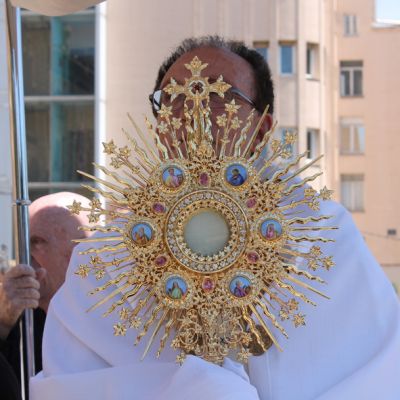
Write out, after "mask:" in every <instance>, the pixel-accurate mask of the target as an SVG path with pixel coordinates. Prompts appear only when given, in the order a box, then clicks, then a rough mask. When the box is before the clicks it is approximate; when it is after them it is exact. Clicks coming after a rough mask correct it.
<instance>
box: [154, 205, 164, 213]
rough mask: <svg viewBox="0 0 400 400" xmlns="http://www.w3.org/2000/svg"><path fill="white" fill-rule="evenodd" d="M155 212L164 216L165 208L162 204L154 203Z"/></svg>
mask: <svg viewBox="0 0 400 400" xmlns="http://www.w3.org/2000/svg"><path fill="white" fill-rule="evenodd" d="M153 211H154V212H155V213H157V214H163V213H165V206H164V205H163V204H161V203H154V204H153Z"/></svg>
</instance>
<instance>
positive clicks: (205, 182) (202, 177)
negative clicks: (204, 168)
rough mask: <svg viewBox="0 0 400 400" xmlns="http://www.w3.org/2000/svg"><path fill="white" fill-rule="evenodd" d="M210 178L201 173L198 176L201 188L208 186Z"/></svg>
mask: <svg viewBox="0 0 400 400" xmlns="http://www.w3.org/2000/svg"><path fill="white" fill-rule="evenodd" d="M209 181H210V178H209V176H208V174H207V173H206V172H202V173H201V174H200V176H199V183H200V185H202V186H208V183H209Z"/></svg>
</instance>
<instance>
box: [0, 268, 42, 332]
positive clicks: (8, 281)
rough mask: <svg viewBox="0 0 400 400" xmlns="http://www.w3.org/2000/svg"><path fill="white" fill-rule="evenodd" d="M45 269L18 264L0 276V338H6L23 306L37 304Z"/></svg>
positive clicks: (27, 306) (30, 306) (29, 306)
mask: <svg viewBox="0 0 400 400" xmlns="http://www.w3.org/2000/svg"><path fill="white" fill-rule="evenodd" d="M44 274H45V271H44V270H43V269H42V268H40V269H39V270H37V271H35V270H34V269H33V268H32V267H31V266H29V265H24V264H18V265H16V266H15V267H13V268H10V269H9V270H8V271H7V272H6V273H5V274H4V275H3V276H2V277H1V278H0V339H6V338H7V336H8V334H9V333H10V331H11V329H12V327H13V326H14V324H15V323H16V322H17V320H18V318H19V316H20V315H21V313H22V312H23V311H24V310H25V308H36V307H37V306H38V305H39V298H40V292H39V289H40V283H39V280H41V278H42V277H43V275H44Z"/></svg>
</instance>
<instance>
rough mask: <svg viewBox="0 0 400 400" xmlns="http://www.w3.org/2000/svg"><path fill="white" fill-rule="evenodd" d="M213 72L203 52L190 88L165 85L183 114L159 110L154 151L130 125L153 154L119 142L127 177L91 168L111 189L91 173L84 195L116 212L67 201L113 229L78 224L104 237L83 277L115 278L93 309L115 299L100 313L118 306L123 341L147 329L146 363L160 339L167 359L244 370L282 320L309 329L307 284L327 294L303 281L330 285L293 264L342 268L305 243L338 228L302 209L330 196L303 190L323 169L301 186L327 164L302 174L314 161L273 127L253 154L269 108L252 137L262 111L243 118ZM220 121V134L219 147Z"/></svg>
mask: <svg viewBox="0 0 400 400" xmlns="http://www.w3.org/2000/svg"><path fill="white" fill-rule="evenodd" d="M206 67H207V64H202V63H201V61H200V60H199V59H198V58H197V57H195V58H194V59H193V60H192V62H191V63H190V64H186V68H187V69H188V70H189V71H190V72H191V75H192V76H191V77H190V78H189V79H186V80H185V84H184V85H179V84H178V83H177V82H176V81H175V80H174V79H171V82H170V84H169V85H168V86H167V87H166V88H165V89H164V92H165V94H166V95H168V96H170V101H171V102H173V101H174V100H176V99H177V98H178V96H179V98H180V99H182V107H183V117H182V118H175V117H174V116H173V112H172V106H171V107H168V106H165V105H163V106H162V107H161V109H160V111H159V112H158V113H159V118H160V121H161V122H160V123H159V124H158V126H157V128H156V130H154V129H153V127H152V125H151V124H150V122H149V121H147V120H146V123H147V131H148V136H149V137H151V138H153V139H154V142H155V144H156V147H157V149H158V153H156V152H155V151H153V148H152V146H150V145H149V144H148V143H147V141H146V137H145V135H144V134H143V133H142V132H141V130H140V128H139V127H138V126H137V125H136V124H135V122H134V121H133V120H132V119H131V118H130V119H131V122H132V124H133V125H134V128H135V130H136V132H137V134H138V136H139V137H140V139H141V141H142V142H143V145H144V147H145V149H143V148H141V147H139V145H138V144H137V142H136V141H135V140H134V139H133V138H132V137H130V136H129V134H128V133H127V132H125V133H126V135H127V137H128V138H129V141H130V144H131V146H132V149H133V152H132V151H131V148H129V147H127V146H125V147H122V148H117V146H116V145H115V144H114V142H113V141H111V142H109V143H103V145H104V152H105V153H107V154H108V155H110V156H111V166H112V167H113V168H114V169H115V170H118V171H119V172H118V173H117V172H112V171H110V170H109V169H107V168H105V167H103V166H100V165H96V164H95V166H96V168H98V169H99V170H101V171H102V172H103V173H104V174H105V175H107V176H108V177H109V178H111V179H110V181H106V180H102V179H99V178H96V177H94V176H92V175H89V174H87V173H84V172H81V174H83V175H84V176H86V177H89V178H92V179H94V180H95V181H96V182H97V183H99V184H100V186H101V187H102V188H103V189H99V188H92V187H90V186H86V187H87V188H88V189H89V190H91V191H92V192H94V193H97V194H100V195H101V196H103V197H104V198H106V199H107V200H108V202H109V205H110V206H112V208H110V209H109V208H103V207H102V204H101V203H100V201H99V200H98V199H96V198H94V199H93V200H92V202H91V204H90V206H91V207H90V208H84V207H82V206H81V204H80V203H77V202H74V203H73V204H72V206H70V210H71V212H72V213H79V212H80V211H81V210H85V211H89V212H90V214H89V222H91V223H97V222H98V221H99V218H100V216H103V215H105V216H106V218H107V221H108V222H107V224H106V225H105V226H100V225H98V226H94V227H82V229H84V230H88V231H97V232H100V233H99V234H96V235H94V237H92V238H89V239H82V240H79V242H91V243H95V245H94V246H93V247H91V248H88V249H86V250H84V251H82V252H81V254H91V259H90V263H88V264H81V265H79V268H78V270H77V271H76V273H77V274H78V275H80V276H81V277H83V278H85V277H87V276H88V274H89V273H93V274H94V275H95V276H96V278H97V279H98V280H99V281H101V280H105V281H106V282H104V283H103V284H102V285H101V286H99V287H97V288H96V289H94V290H93V291H92V292H91V294H95V293H99V292H102V291H106V290H107V295H105V296H104V297H103V298H102V299H101V300H100V301H99V302H97V303H96V304H95V305H94V306H93V307H92V308H91V309H94V308H97V307H99V306H101V305H103V304H104V303H106V302H110V303H111V305H110V307H109V308H108V310H107V311H106V312H105V314H104V315H108V314H110V313H112V312H113V311H115V310H119V317H120V322H118V323H117V324H115V325H114V334H115V335H117V336H118V335H125V334H126V331H127V329H128V328H134V329H138V330H139V333H138V335H137V338H136V342H135V343H136V344H137V343H139V341H140V340H142V338H143V337H145V336H146V335H147V334H149V336H150V337H149V339H148V344H147V346H146V350H145V353H144V354H143V357H144V356H145V355H146V353H147V352H148V350H149V348H150V346H151V345H152V344H153V343H154V342H155V340H156V339H157V341H158V342H159V349H158V352H157V355H158V356H159V355H160V353H161V352H162V350H163V348H164V347H165V345H166V343H167V341H168V339H170V340H171V346H172V347H173V348H174V349H177V350H180V353H179V354H178V356H177V361H178V362H182V361H183V359H184V357H185V355H186V354H194V355H197V356H199V357H202V358H204V359H205V360H208V361H211V362H214V363H221V362H223V360H224V358H225V357H226V356H227V355H228V353H229V352H230V351H236V354H237V359H238V360H239V361H242V362H246V361H247V359H248V357H249V356H250V355H251V354H254V353H255V352H259V351H261V352H264V351H266V350H267V349H268V347H269V346H270V344H271V342H272V343H274V344H275V345H276V346H277V347H278V348H280V347H279V344H278V342H277V340H276V339H275V337H274V334H273V332H272V330H273V329H274V328H273V327H275V328H276V329H277V330H279V331H280V332H281V333H282V334H283V335H285V336H287V334H286V332H285V330H284V329H283V327H282V326H281V324H280V323H279V320H288V319H289V320H291V321H292V322H293V323H294V325H295V326H296V327H297V326H300V325H304V324H305V321H304V315H303V314H301V313H300V311H299V303H298V301H297V299H301V300H302V301H304V302H306V303H310V304H314V303H313V302H312V301H311V300H310V299H308V298H307V297H306V295H305V294H304V293H303V292H300V291H299V290H298V289H297V288H299V287H300V288H301V290H302V289H306V290H311V291H313V292H316V293H318V294H320V295H322V296H323V294H322V293H320V292H319V291H317V290H316V289H314V288H313V287H312V286H310V285H308V284H307V283H305V282H304V279H303V280H301V279H299V278H298V276H300V275H301V276H302V277H303V278H306V279H308V280H311V281H312V280H314V281H318V282H322V280H321V279H320V278H318V277H317V276H314V275H312V274H311V273H310V272H308V271H304V270H301V269H298V268H297V267H296V265H295V260H296V259H298V258H299V257H301V258H303V259H306V260H307V262H308V267H309V269H310V270H316V269H317V268H318V267H323V268H326V269H329V268H330V267H331V266H332V265H333V261H332V257H325V256H324V255H323V254H322V251H321V249H320V247H318V246H316V245H312V246H311V247H305V246H304V245H303V242H328V241H330V239H327V238H324V237H317V236H315V235H312V236H308V235H307V233H308V232H310V231H318V230H323V229H325V230H326V229H335V228H334V227H326V226H319V225H318V223H319V222H321V221H323V220H325V219H328V218H329V216H324V215H320V216H307V213H305V211H304V210H305V209H306V208H307V206H308V208H310V209H311V210H313V211H318V210H319V202H320V200H327V199H329V198H330V196H331V193H332V192H331V191H329V190H327V189H326V188H324V189H322V190H321V191H320V192H319V193H317V192H316V191H315V190H313V189H312V188H310V187H309V186H308V185H307V183H308V182H309V181H312V180H314V179H315V178H316V177H317V176H319V175H320V174H319V173H317V174H315V175H312V176H310V177H308V178H305V179H301V178H300V177H299V175H300V173H302V172H303V171H304V170H305V169H307V168H308V167H310V166H311V165H312V164H314V163H315V162H316V161H317V160H318V159H319V158H318V159H316V160H314V161H311V162H309V163H308V164H306V165H305V166H303V167H301V168H298V163H299V161H300V159H302V158H303V157H306V155H307V153H303V154H301V155H299V156H297V157H292V156H291V151H290V149H291V147H292V146H293V144H294V143H295V141H296V136H295V135H294V134H293V133H289V132H288V133H286V136H285V138H284V140H283V141H279V140H276V139H273V128H272V129H271V130H270V131H269V132H266V134H265V135H264V137H263V140H262V142H261V143H259V144H258V145H257V146H254V145H253V142H254V140H255V137H256V134H257V132H258V130H259V129H260V126H261V123H262V122H261V121H262V120H263V118H265V116H266V114H267V110H265V112H264V114H263V116H262V117H261V120H260V122H259V123H258V126H256V127H255V129H254V132H251V131H250V130H251V127H252V121H253V118H254V111H253V112H251V113H250V114H249V116H248V118H247V120H246V121H244V122H243V121H240V120H239V118H238V115H237V114H238V109H239V108H240V105H237V104H236V103H235V100H232V101H230V102H227V103H223V102H224V101H225V100H224V98H225V95H226V92H227V90H228V89H229V88H230V85H229V84H227V83H225V82H224V81H223V77H222V76H220V77H219V78H218V79H217V80H216V81H215V82H213V83H209V79H208V78H207V77H203V76H202V70H203V69H204V68H206ZM212 96H214V97H213V98H214V99H215V98H216V99H217V101H220V103H221V104H222V105H223V108H222V110H223V111H222V113H220V115H215V114H214V115H212V112H213V111H214V112H215V110H213V109H212V108H211V107H210V99H211V98H212ZM213 101H214V100H213ZM212 121H215V122H214V123H215V124H216V125H217V126H218V132H217V135H216V139H215V141H214V140H213V136H212V133H211V126H212V123H213V122H212ZM156 131H157V132H156ZM254 147H255V149H254ZM265 148H267V149H268V151H267V152H266V153H263V155H261V153H262V151H263V149H265ZM256 160H257V165H258V167H257V168H256V166H255V164H256V163H255V162H256ZM260 160H261V161H262V162H261V163H260ZM266 176H268V177H267V178H266ZM111 180H112V182H111ZM302 213H305V216H304V214H303V216H301V214H302ZM107 242H109V243H108V244H107ZM304 248H307V249H308V250H307V251H306V252H304V251H302V249H304ZM110 260H111V261H110ZM112 287H114V288H115V289H114V290H113V291H111V292H109V291H110V288H112Z"/></svg>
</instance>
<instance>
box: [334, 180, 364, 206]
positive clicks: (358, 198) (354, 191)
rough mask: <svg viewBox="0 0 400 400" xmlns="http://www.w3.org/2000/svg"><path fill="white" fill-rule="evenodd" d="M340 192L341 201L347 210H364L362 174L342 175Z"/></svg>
mask: <svg viewBox="0 0 400 400" xmlns="http://www.w3.org/2000/svg"><path fill="white" fill-rule="evenodd" d="M340 193H341V201H342V203H343V205H344V206H345V207H346V208H347V209H348V210H349V211H364V176H363V175H342V176H341V178H340Z"/></svg>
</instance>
